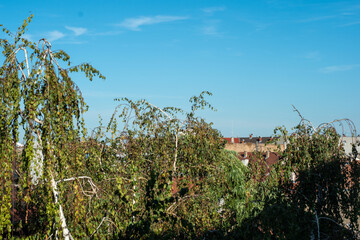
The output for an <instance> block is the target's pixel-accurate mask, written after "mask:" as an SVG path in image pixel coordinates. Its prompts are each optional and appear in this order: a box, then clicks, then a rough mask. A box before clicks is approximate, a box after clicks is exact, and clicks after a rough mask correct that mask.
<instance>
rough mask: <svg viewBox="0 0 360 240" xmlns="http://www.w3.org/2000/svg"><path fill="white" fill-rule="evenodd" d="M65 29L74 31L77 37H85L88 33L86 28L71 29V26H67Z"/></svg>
mask: <svg viewBox="0 0 360 240" xmlns="http://www.w3.org/2000/svg"><path fill="white" fill-rule="evenodd" d="M65 28H66V29H67V30H70V31H72V32H73V33H74V34H75V36H80V35H83V34H84V33H86V32H87V29H86V28H82V27H69V26H65Z"/></svg>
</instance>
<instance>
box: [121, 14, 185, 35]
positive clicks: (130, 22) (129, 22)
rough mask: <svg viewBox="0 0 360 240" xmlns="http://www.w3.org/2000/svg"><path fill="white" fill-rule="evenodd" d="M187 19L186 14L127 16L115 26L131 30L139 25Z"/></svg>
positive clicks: (134, 29)
mask: <svg viewBox="0 0 360 240" xmlns="http://www.w3.org/2000/svg"><path fill="white" fill-rule="evenodd" d="M184 19H188V17H186V16H163V15H158V16H154V17H136V18H127V19H125V20H124V21H123V22H121V23H120V24H117V26H120V27H124V28H127V29H129V30H132V31H140V30H141V29H140V27H141V26H144V25H153V24H158V23H164V22H173V21H178V20H184Z"/></svg>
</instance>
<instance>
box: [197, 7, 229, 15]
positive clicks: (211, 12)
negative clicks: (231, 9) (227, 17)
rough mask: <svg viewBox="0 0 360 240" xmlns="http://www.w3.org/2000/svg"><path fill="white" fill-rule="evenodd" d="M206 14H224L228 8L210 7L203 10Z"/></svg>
mask: <svg viewBox="0 0 360 240" xmlns="http://www.w3.org/2000/svg"><path fill="white" fill-rule="evenodd" d="M201 10H202V11H203V12H204V13H208V14H213V13H215V12H222V11H225V10H226V7H223V6H222V7H208V8H203V9H201Z"/></svg>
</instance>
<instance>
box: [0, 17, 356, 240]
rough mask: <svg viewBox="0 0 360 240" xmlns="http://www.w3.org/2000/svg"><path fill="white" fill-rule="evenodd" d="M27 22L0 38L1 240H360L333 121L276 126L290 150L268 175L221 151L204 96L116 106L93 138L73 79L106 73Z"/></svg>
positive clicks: (349, 166)
mask: <svg viewBox="0 0 360 240" xmlns="http://www.w3.org/2000/svg"><path fill="white" fill-rule="evenodd" d="M31 18H32V16H31V17H29V18H28V19H26V20H25V21H24V24H23V25H22V26H21V27H20V28H18V31H17V33H16V34H12V33H11V32H10V31H9V30H7V29H5V28H3V32H4V33H5V34H6V35H7V36H8V37H9V38H11V39H13V40H14V42H13V43H10V41H9V40H7V39H0V45H1V47H2V49H3V51H2V53H3V56H4V59H5V61H4V64H3V65H2V67H1V68H0V91H1V93H0V101H1V104H0V112H1V113H2V114H1V115H0V158H1V162H0V167H1V168H2V171H1V172H0V183H1V184H0V239H9V238H14V239H16V238H19V239H55V238H65V239H71V237H72V238H74V239H84V238H90V239H149V238H150V239H153V238H159V239H304V238H305V239H306V238H310V239H351V238H356V237H357V236H356V234H358V232H359V225H358V223H359V215H360V212H359V211H360V203H359V199H360V196H359V179H360V173H359V162H358V161H357V160H356V157H357V152H356V149H355V148H354V153H353V155H352V156H346V155H345V154H344V151H343V149H342V147H341V144H340V136H339V134H338V133H337V132H336V131H335V128H334V127H333V125H331V124H327V125H322V126H320V127H318V128H317V129H314V128H313V127H312V126H311V124H307V123H306V121H305V120H304V119H302V122H301V124H300V125H299V126H297V127H296V128H295V131H294V132H293V133H292V134H289V133H288V132H287V130H286V129H284V128H278V129H277V133H278V134H279V137H281V138H282V139H284V140H285V142H286V144H287V147H286V149H285V151H284V152H279V153H278V154H279V155H280V160H279V162H278V163H276V164H274V165H273V166H272V167H271V168H270V171H269V170H268V166H266V164H264V163H263V162H261V160H260V159H261V153H257V154H255V157H257V158H258V159H259V161H258V162H253V163H252V164H250V165H249V166H248V167H246V166H244V165H243V164H242V163H241V162H240V161H239V159H238V157H237V155H236V153H235V152H230V151H226V150H224V145H225V143H224V141H222V140H221V137H222V136H221V134H220V133H219V131H217V130H216V129H214V128H213V127H212V124H211V123H207V122H206V121H205V120H204V119H202V118H200V117H198V115H197V114H198V110H201V109H205V108H209V109H211V110H214V108H213V107H212V106H211V105H210V104H209V102H208V101H207V100H206V98H205V97H206V96H211V93H210V92H206V91H205V92H202V93H201V94H200V95H199V96H194V97H192V98H190V104H191V106H190V111H188V112H187V111H185V110H183V109H179V108H176V107H165V108H159V107H157V106H154V105H152V104H150V103H148V102H147V101H146V100H137V101H135V100H131V99H127V98H124V99H116V101H117V102H119V106H118V107H117V108H116V109H115V111H114V114H113V115H112V117H111V119H110V121H109V123H108V124H106V125H103V124H102V122H101V121H100V126H99V127H97V128H96V129H94V130H93V131H92V132H91V134H88V133H87V131H86V128H85V124H84V121H83V118H82V114H83V113H84V112H85V111H86V109H87V106H86V104H85V102H84V99H83V97H82V96H81V92H80V90H79V89H78V87H77V86H76V84H75V83H74V82H73V81H72V79H71V78H70V76H69V74H70V73H71V72H78V71H82V72H84V74H85V76H87V77H88V78H89V80H92V79H93V77H99V78H104V77H103V76H102V75H101V74H100V72H99V71H98V70H96V69H94V68H93V67H92V66H91V65H89V64H86V63H85V64H81V65H78V66H74V67H72V66H71V62H70V56H69V55H67V54H66V53H65V52H64V51H62V50H60V51H57V52H53V51H52V50H51V44H50V43H49V42H48V41H46V40H45V39H42V40H40V41H39V43H37V44H35V43H32V42H29V41H28V40H26V39H24V38H23V37H22V36H23V34H24V33H25V31H26V27H27V25H28V23H30V21H31ZM20 53H23V54H24V55H23V56H19V54H20ZM301 118H302V117H301ZM305 123H306V124H305ZM21 129H23V131H24V137H23V139H22V140H23V141H24V142H25V143H26V144H25V148H24V149H23V150H20V151H19V149H17V148H16V142H18V141H20V139H19V135H20V134H19V133H20V131H21ZM294 174H295V176H296V179H292V178H291V177H292V176H293V175H294ZM67 230H68V232H69V233H70V234H68V233H67Z"/></svg>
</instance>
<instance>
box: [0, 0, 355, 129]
mask: <svg viewBox="0 0 360 240" xmlns="http://www.w3.org/2000/svg"><path fill="white" fill-rule="evenodd" d="M30 12H31V13H33V14H34V18H33V21H32V23H31V24H30V25H29V28H28V32H27V35H26V36H27V37H28V38H30V39H31V40H38V39H40V38H43V37H45V38H47V39H48V40H50V41H51V42H52V44H53V48H54V49H63V50H65V51H66V52H67V53H68V54H70V56H71V59H72V62H73V63H74V64H78V63H82V62H89V63H91V64H92V65H93V66H94V67H96V68H97V69H99V70H100V71H101V72H102V73H103V74H104V75H105V76H106V77H107V79H106V80H105V81H103V80H95V81H93V82H89V81H87V80H85V78H84V77H82V76H81V75H73V80H74V81H75V82H76V83H77V84H78V85H79V86H80V89H81V90H82V93H83V95H84V97H85V99H86V102H87V103H88V105H89V106H90V108H89V112H88V113H87V114H86V121H87V123H88V127H89V128H92V127H95V126H96V124H97V122H98V115H99V114H101V115H102V116H103V118H104V120H107V119H108V118H109V116H110V114H111V113H112V112H113V110H114V108H115V106H116V103H115V102H114V101H113V99H114V98H120V97H129V98H133V99H140V98H145V99H147V100H148V101H149V102H151V103H153V104H155V105H158V106H160V107H165V106H179V107H182V108H185V109H189V107H190V105H189V104H188V99H189V98H190V97H191V96H193V95H198V94H199V93H200V92H201V91H203V90H207V91H210V92H212V93H213V94H214V95H213V97H211V98H209V101H210V102H211V103H212V104H213V105H214V107H215V108H216V109H217V110H218V111H217V112H210V111H204V112H202V113H201V115H202V116H203V117H205V118H206V119H207V120H208V121H211V122H213V123H214V126H215V128H217V129H219V130H220V131H221V132H222V134H223V135H224V136H231V135H234V136H247V135H248V134H250V133H253V134H254V135H262V136H265V135H271V134H272V133H273V129H274V128H275V127H276V126H281V125H285V126H287V127H288V128H291V127H292V126H294V125H296V124H297V123H298V122H299V117H298V115H297V114H296V113H294V112H293V110H292V107H291V104H293V105H295V106H296V107H297V108H298V109H299V110H300V111H301V113H302V114H303V116H305V117H306V118H308V119H309V120H311V121H312V122H313V123H314V124H315V125H317V124H320V123H322V122H328V121H332V120H334V119H338V118H350V119H351V120H353V121H354V122H355V125H356V126H357V127H358V128H359V126H360V111H359V110H360V44H359V43H360V2H359V1H315V0H314V1H297V0H294V1H280V0H279V1H277V0H268V1H224V0H223V1H200V0H199V1H194V0H191V1H189V0H182V1H173V0H166V1H157V0H154V1H145V0H143V1H139V0H132V1H125V0H119V1H102V2H100V1H68V0H63V1H1V2H0V16H1V17H0V24H3V25H4V26H6V27H8V28H9V29H10V30H12V31H15V30H16V28H17V27H18V26H20V25H21V24H22V21H23V19H24V18H26V17H28V16H29V15H30ZM1 37H4V36H3V35H1Z"/></svg>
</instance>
